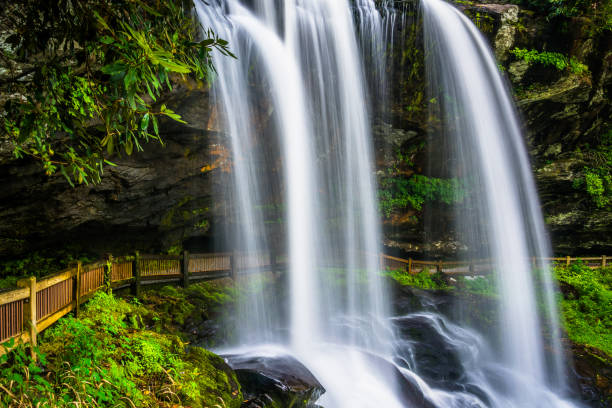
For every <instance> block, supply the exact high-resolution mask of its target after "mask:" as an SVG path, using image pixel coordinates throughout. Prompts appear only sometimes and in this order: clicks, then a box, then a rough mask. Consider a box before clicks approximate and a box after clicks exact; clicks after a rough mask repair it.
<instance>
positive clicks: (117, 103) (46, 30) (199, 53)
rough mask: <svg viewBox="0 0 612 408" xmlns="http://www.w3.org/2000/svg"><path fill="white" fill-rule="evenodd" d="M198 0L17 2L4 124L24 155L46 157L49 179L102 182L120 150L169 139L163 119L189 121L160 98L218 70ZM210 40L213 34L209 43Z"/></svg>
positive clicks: (0, 110) (7, 58) (214, 42)
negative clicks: (195, 13)
mask: <svg viewBox="0 0 612 408" xmlns="http://www.w3.org/2000/svg"><path fill="white" fill-rule="evenodd" d="M192 7H193V4H192V2H191V0H165V1H158V0H84V1H72V0H58V1H52V2H40V1H37V0H17V1H16V2H13V5H12V6H9V7H7V8H6V9H5V13H4V14H5V16H3V19H4V20H6V23H7V24H6V25H7V27H8V32H9V33H10V35H9V37H8V38H7V39H6V43H7V44H8V47H4V48H0V62H1V63H2V65H3V66H7V67H8V70H5V71H2V73H0V95H5V96H6V97H4V99H0V124H1V126H0V128H1V129H2V131H3V133H4V137H5V138H8V140H9V141H10V143H11V144H12V146H13V147H14V154H15V156H16V157H18V158H20V157H24V156H30V157H33V158H36V159H38V160H40V161H41V162H42V164H43V167H44V170H45V172H46V174H47V175H52V174H54V173H56V171H58V170H59V171H60V172H61V173H62V174H63V175H64V176H65V177H66V178H67V179H68V181H69V182H70V183H71V184H73V185H74V183H90V182H93V183H96V182H99V181H100V177H101V174H102V173H103V169H104V165H105V164H108V165H112V164H113V163H112V162H111V161H109V159H111V158H112V156H113V154H127V155H130V154H132V152H133V151H134V150H142V148H143V144H144V143H146V142H148V141H150V140H156V141H159V142H160V143H161V142H162V141H161V139H160V133H159V120H160V118H162V117H165V118H169V119H171V120H175V121H179V122H182V119H181V116H180V115H179V114H177V113H175V112H174V111H172V110H171V109H169V108H168V107H167V106H165V105H164V104H161V101H158V99H159V98H160V96H162V95H163V93H164V92H166V91H167V90H171V89H172V87H173V82H176V81H187V79H188V77H189V78H191V79H192V80H196V81H197V82H198V85H199V86H203V83H204V82H205V81H206V80H208V78H210V77H211V74H212V73H213V72H214V68H213V66H212V60H211V52H212V51H213V49H216V50H218V51H219V52H221V53H222V54H224V55H228V56H233V55H232V54H231V52H230V51H229V49H228V43H227V42H226V41H224V40H222V39H219V38H218V37H216V35H215V34H214V33H213V32H212V31H210V30H209V31H208V32H205V33H204V35H202V31H201V30H200V27H199V26H198V24H197V23H196V22H195V20H194V19H193V18H192ZM202 37H203V38H202Z"/></svg>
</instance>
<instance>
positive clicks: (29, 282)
mask: <svg viewBox="0 0 612 408" xmlns="http://www.w3.org/2000/svg"><path fill="white" fill-rule="evenodd" d="M17 286H19V287H22V288H30V297H29V299H28V302H29V307H24V308H23V321H24V323H26V324H28V325H29V332H30V344H31V345H32V348H31V353H32V358H33V359H36V353H35V352H34V347H36V334H37V332H36V277H34V276H32V277H31V278H28V279H22V280H20V281H19V282H17Z"/></svg>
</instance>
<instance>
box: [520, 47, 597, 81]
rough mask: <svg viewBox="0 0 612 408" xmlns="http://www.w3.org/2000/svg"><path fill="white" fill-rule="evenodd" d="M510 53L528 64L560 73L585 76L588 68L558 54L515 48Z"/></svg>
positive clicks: (574, 59) (571, 58)
mask: <svg viewBox="0 0 612 408" xmlns="http://www.w3.org/2000/svg"><path fill="white" fill-rule="evenodd" d="M510 53H511V54H513V55H514V56H515V57H516V58H518V59H521V60H523V61H526V62H528V63H535V64H542V65H546V66H553V67H555V68H557V69H558V70H560V71H564V70H568V71H569V72H571V73H573V74H577V75H581V74H585V73H587V72H588V70H589V67H587V66H586V65H584V64H583V63H581V62H580V61H578V60H577V59H576V58H574V57H567V56H565V55H563V54H561V53H558V52H548V51H537V50H527V49H524V48H515V49H513V50H510Z"/></svg>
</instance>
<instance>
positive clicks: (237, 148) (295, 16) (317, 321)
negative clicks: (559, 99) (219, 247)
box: [197, 0, 571, 408]
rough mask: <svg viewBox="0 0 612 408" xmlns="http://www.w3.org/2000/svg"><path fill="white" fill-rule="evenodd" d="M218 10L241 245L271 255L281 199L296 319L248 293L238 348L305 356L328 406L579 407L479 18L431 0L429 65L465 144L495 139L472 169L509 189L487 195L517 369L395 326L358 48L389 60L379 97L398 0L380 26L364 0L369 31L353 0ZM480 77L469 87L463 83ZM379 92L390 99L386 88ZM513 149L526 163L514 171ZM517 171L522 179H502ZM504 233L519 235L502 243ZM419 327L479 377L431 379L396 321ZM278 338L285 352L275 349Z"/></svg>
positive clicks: (269, 2)
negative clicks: (541, 312) (567, 390)
mask: <svg viewBox="0 0 612 408" xmlns="http://www.w3.org/2000/svg"><path fill="white" fill-rule="evenodd" d="M209 3H211V4H204V3H198V4H197V15H198V17H199V19H200V21H201V23H202V25H203V27H204V28H209V27H210V28H212V29H213V30H214V31H215V32H216V33H217V34H218V35H219V36H220V37H221V38H224V39H226V40H228V41H229V42H230V44H231V47H232V52H233V53H234V54H236V56H237V59H230V58H227V57H223V56H220V55H215V56H214V63H215V66H216V68H217V73H218V74H217V77H216V78H215V81H214V87H213V94H214V97H215V101H216V105H217V106H218V107H219V108H220V110H221V115H220V116H221V117H222V122H223V125H224V126H223V127H224V133H225V134H226V135H227V136H228V139H229V141H230V143H229V144H230V147H231V150H232V158H233V167H232V171H233V174H232V177H233V179H232V185H233V189H232V196H233V201H234V203H235V206H236V208H235V211H236V213H237V216H236V218H237V228H236V231H235V233H234V238H233V239H234V241H235V242H234V245H236V246H238V247H239V248H240V249H241V250H243V251H245V252H249V253H250V252H258V251H267V250H269V249H271V248H270V247H271V239H269V231H268V228H267V226H266V220H265V219H264V216H263V215H262V213H261V212H260V211H258V210H257V208H258V207H260V206H262V204H265V203H266V200H265V197H266V196H267V195H270V192H272V191H275V192H278V190H280V194H278V195H279V196H281V204H282V207H284V208H285V216H284V219H283V225H284V227H283V229H282V233H283V234H285V235H284V237H283V239H284V240H285V241H286V242H287V252H288V256H289V267H288V271H287V272H288V274H289V302H288V304H287V305H286V306H288V309H289V311H288V313H284V311H283V310H282V309H283V308H284V307H283V305H278V304H274V302H270V299H263V298H262V296H261V295H257V294H256V295H255V296H250V297H247V298H246V299H244V302H243V304H242V305H241V313H240V317H239V322H238V328H239V332H238V336H239V338H238V341H237V342H236V343H237V344H235V346H240V347H239V348H235V349H234V350H233V351H232V352H234V353H238V352H240V353H255V354H257V353H263V354H266V353H267V354H271V355H274V353H280V354H282V353H289V354H291V355H293V356H295V357H297V358H298V359H299V360H300V361H301V362H302V363H303V364H304V365H305V366H306V367H307V368H308V369H309V370H310V371H311V372H312V374H314V376H315V377H316V378H317V379H318V380H319V381H320V382H321V384H322V385H323V387H324V388H325V390H326V392H325V393H324V394H323V396H322V397H321V398H320V399H319V400H318V401H317V403H318V404H321V405H322V406H325V407H326V408H342V407H347V408H348V407H351V408H355V407H357V408H359V407H363V408H371V407H385V408H394V407H398V408H401V407H406V406H419V407H421V406H423V407H434V406H435V407H440V408H442V407H457V408H459V407H466V406H470V407H484V406H492V407H521V406H533V404H536V405H537V406H542V407H565V406H567V407H569V406H571V405H570V404H569V403H567V402H565V401H562V400H561V399H559V398H557V397H556V396H555V395H554V394H553V393H551V392H550V391H548V390H547V389H546V387H547V386H549V385H551V384H552V385H553V386H554V387H555V389H562V378H564V374H563V371H562V367H563V361H562V359H561V358H560V357H559V358H558V359H557V360H555V361H554V364H553V365H554V369H553V370H551V372H553V373H555V375H554V376H552V377H554V378H551V376H549V375H548V374H547V373H548V371H547V370H546V369H545V361H544V358H543V357H542V356H543V355H544V353H543V350H542V349H543V345H542V341H541V338H540V337H539V335H538V333H539V330H540V321H539V319H538V315H537V313H536V311H535V307H536V306H535V293H534V290H533V282H532V278H531V276H530V272H529V264H528V262H527V258H528V257H529V256H538V255H541V254H545V253H547V252H548V248H547V244H546V240H545V237H544V227H543V224H542V220H541V216H540V215H539V213H538V211H539V204H538V202H537V196H536V195H535V189H534V186H533V181H532V180H531V178H530V170H529V165H528V160H527V157H526V155H525V153H524V149H523V147H522V144H521V143H522V142H521V134H520V131H519V129H518V124H517V121H516V119H515V113H514V110H513V107H512V105H511V103H510V102H509V99H508V96H507V94H506V91H505V89H504V86H503V82H502V81H501V79H500V78H499V75H498V74H497V73H496V71H495V69H496V67H495V63H494V62H493V60H492V59H491V57H490V52H489V51H488V48H487V46H486V45H485V44H484V42H483V40H482V39H481V38H480V36H479V35H478V34H477V33H476V32H475V29H474V28H472V27H471V26H470V25H469V21H468V22H467V23H466V20H465V18H462V17H457V16H456V15H455V14H452V13H457V12H456V10H455V9H453V8H450V11H449V7H450V6H448V5H446V4H445V3H442V2H441V1H440V0H424V6H423V8H424V10H425V20H426V24H425V26H426V30H428V31H427V32H426V38H428V44H427V45H428V50H429V54H428V57H429V58H430V60H429V61H430V66H432V65H431V64H432V63H433V64H434V66H435V67H437V68H439V70H438V71H436V70H433V71H432V72H431V77H430V78H431V83H432V89H434V90H436V91H437V90H438V86H439V87H440V89H443V90H444V92H445V97H448V99H450V100H453V101H456V102H457V104H456V105H452V104H451V105H448V106H447V105H444V111H445V113H446V114H447V117H449V118H452V119H453V121H448V123H447V124H448V126H449V129H453V130H457V129H461V131H460V132H459V133H460V135H461V137H460V139H461V140H464V139H465V140H469V141H470V143H471V142H472V141H475V140H477V139H478V140H481V141H483V139H485V137H486V136H490V137H489V138H487V139H486V140H484V142H483V143H481V144H478V145H477V144H470V145H469V149H475V151H476V152H478V154H475V155H474V156H469V157H468V162H469V163H474V164H475V167H474V169H473V170H474V172H482V174H483V175H482V176H481V177H482V178H481V179H480V180H479V181H481V182H482V184H483V185H485V186H487V187H490V188H493V189H496V190H491V191H493V192H497V193H498V196H497V197H496V196H495V194H491V197H490V199H489V200H485V201H484V202H485V203H486V205H483V211H484V213H485V214H486V215H487V216H490V217H491V220H492V222H491V230H490V231H489V235H488V236H487V237H488V238H490V240H491V243H492V245H491V247H492V249H491V251H492V254H493V255H494V256H495V257H496V258H497V260H498V266H497V268H498V270H499V271H500V272H501V274H500V276H501V284H502V285H501V286H502V288H503V290H504V296H503V297H502V299H504V300H503V302H502V303H503V305H502V310H504V311H505V312H504V313H503V315H502V317H503V322H504V324H505V325H506V327H505V330H504V334H508V333H510V334H511V336H507V341H506V342H505V347H504V350H505V360H504V365H503V366H501V365H499V364H497V363H496V360H495V358H494V357H492V355H493V353H489V352H488V351H487V346H486V344H485V342H484V340H482V339H481V338H480V337H479V336H478V335H476V334H475V333H473V332H472V331H470V330H468V329H463V328H460V327H458V326H456V325H452V324H451V323H449V322H447V321H445V320H444V319H442V318H441V317H440V315H439V314H437V313H436V312H435V311H434V312H427V313H424V314H423V313H421V314H418V313H417V314H413V315H409V316H404V317H401V318H398V319H395V320H396V321H393V322H390V321H389V319H388V316H389V312H388V310H387V309H388V306H387V302H386V301H385V298H384V294H385V291H384V287H383V286H384V285H383V283H382V281H381V279H380V278H379V276H378V260H377V256H376V254H377V253H378V251H379V240H380V232H379V225H378V214H377V209H376V202H375V191H376V186H375V181H374V179H373V154H372V149H371V146H370V144H371V135H370V128H371V124H370V122H369V112H368V104H367V102H366V100H367V97H366V95H367V93H368V92H367V91H366V87H365V86H364V84H365V83H366V80H365V75H364V73H363V70H362V61H361V59H360V54H359V44H361V52H362V54H361V55H362V56H363V57H364V58H366V59H367V58H370V59H371V60H372V61H374V62H375V64H374V66H375V71H376V72H375V73H374V75H372V76H369V77H368V79H369V80H370V81H371V82H373V84H372V85H371V86H370V91H371V90H372V89H376V86H378V85H377V84H376V82H379V81H382V80H383V78H384V77H385V61H384V59H385V49H387V50H388V48H387V45H388V44H386V43H388V42H392V39H393V31H394V30H395V23H396V19H397V14H396V11H395V9H394V8H393V7H392V4H391V2H390V1H385V2H384V5H383V7H384V13H385V18H381V15H380V14H379V12H378V11H377V10H376V9H375V7H374V1H372V0H356V2H355V9H354V11H355V14H356V15H357V23H354V22H353V14H352V10H351V8H350V6H349V3H348V0H253V1H244V0H213V1H209ZM404 7H405V5H404ZM458 14H460V13H458ZM402 18H404V17H402ZM355 24H358V26H359V30H360V31H361V35H362V37H361V40H360V41H358V40H357V37H356V35H355V32H356V27H355ZM443 26H444V27H443ZM432 27H433V28H432ZM442 27H443V28H442ZM448 30H451V31H450V34H449V31H448ZM474 46H475V47H476V48H471V47H474ZM468 50H469V51H468ZM459 57H462V58H464V60H462V61H461V63H459V62H458V61H459V60H458V59H457V58H459ZM372 61H371V62H372ZM448 67H452V68H448ZM480 79H482V80H483V81H484V82H480V81H479V80H480ZM468 80H469V81H470V84H471V86H470V87H466V86H464V85H463V84H465V83H467V82H466V81H468ZM468 88H469V89H468ZM382 89H384V87H383V88H382ZM371 93H372V95H370V96H371V97H373V98H376V97H382V96H383V95H384V94H385V91H384V90H383V91H381V92H380V93H378V92H371ZM439 101H442V99H441V98H439ZM474 106H478V111H477V112H476V109H475V108H474ZM476 114H477V115H476ZM267 119H269V121H268V122H266V120H267ZM262 123H263V124H262ZM468 135H469V136H468ZM491 135H494V136H500V137H501V139H500V138H496V137H493V136H491ZM480 138H482V139H480ZM485 142H486V143H485ZM262 144H263V145H265V146H277V147H278V156H279V157H270V156H269V152H267V153H268V154H267V153H266V150H267V149H266V147H262ZM475 146H479V147H475ZM461 148H462V149H464V150H465V149H466V147H465V146H464V145H462V147H461ZM270 150H274V149H270ZM508 152H511V154H510V157H511V158H512V160H514V161H515V162H516V163H518V165H517V166H514V167H513V166H512V164H513V163H511V162H509V160H510V159H509V157H508V156H507V155H506V153H508ZM512 160H510V161H512ZM276 161H278V162H280V163H281V165H280V168H281V175H280V176H277V175H275V174H270V172H269V171H268V170H269V167H270V166H269V162H276ZM266 163H268V166H267V167H266ZM516 163H514V164H516ZM476 164H478V165H477V166H476ZM504 165H507V166H509V167H508V168H514V169H515V170H513V172H510V173H507V172H505V171H504V170H500V169H501V168H503V166H504ZM262 168H263V169H266V170H265V171H262ZM479 174H480V173H479ZM514 181H516V183H514ZM278 185H280V186H281V187H280V188H279V187H278ZM487 197H489V194H487ZM502 197H503V198H502ZM516 197H521V199H520V200H519V201H518V202H517V201H515V200H514V198H516ZM512 217H514V218H512ZM524 220H528V222H527V223H525V222H524ZM526 224H530V225H531V227H532V229H527V228H526V227H525V225H526ZM527 230H528V231H532V232H529V233H528V232H526V231H527ZM500 232H503V234H502V235H504V234H506V236H511V237H520V238H518V239H520V240H521V241H516V242H515V241H512V240H510V241H507V240H505V241H504V240H503V239H505V237H504V236H501V237H500V236H498V235H497V234H498V233H500ZM521 234H522V235H521ZM543 267H546V265H543ZM515 271H518V272H515ZM543 280H544V287H545V289H546V290H545V293H546V296H548V297H547V302H548V309H547V310H548V314H547V315H546V316H545V319H546V320H547V321H548V324H549V325H550V326H551V327H552V329H551V331H552V332H553V333H556V331H557V328H556V326H555V316H556V312H555V309H554V304H552V297H551V296H552V295H551V293H552V291H551V290H550V288H551V287H552V284H551V282H550V278H549V276H548V275H547V274H543ZM517 293H518V294H517ZM510 296H514V297H515V298H514V299H510ZM516 298H520V301H518V302H517V301H516ZM509 299H510V300H509ZM512 308H515V309H512ZM521 314H522V317H521ZM414 319H421V320H422V321H424V322H426V324H425V325H426V326H428V327H429V326H431V327H432V328H433V331H434V332H435V333H437V335H438V336H439V337H441V338H442V339H443V340H442V343H444V344H446V345H450V346H449V347H451V348H455V349H456V353H457V355H458V358H459V361H460V363H461V366H462V369H463V370H465V373H466V374H465V381H464V382H465V383H462V384H460V385H458V386H457V387H450V388H449V389H444V390H442V389H438V388H436V387H437V386H438V385H436V386H434V385H428V384H427V383H426V381H425V380H424V379H423V377H420V375H421V374H422V367H420V368H419V367H418V366H417V365H411V364H409V363H408V364H402V363H401V361H408V360H410V357H409V355H410V354H411V353H412V351H411V349H412V348H413V347H414V342H413V341H411V340H410V341H403V340H402V339H400V338H397V337H396V336H395V330H396V329H397V326H398V324H399V323H398V322H401V321H405V320H414ZM285 332H288V335H286V334H284V333H285ZM552 338H553V339H555V341H556V342H558V339H557V338H556V337H555V336H553V337H552ZM269 343H273V344H274V346H272V347H269V346H265V344H269ZM244 346H247V347H246V349H245V347H244ZM266 347H268V348H266ZM553 348H554V349H555V353H553V355H555V356H561V355H562V354H561V352H560V346H559V344H558V343H555V344H553ZM258 350H259V351H258ZM261 350H266V351H261ZM232 352H229V353H232ZM398 361H400V363H397V362H398ZM491 376H493V377H495V378H504V379H505V381H506V384H505V386H508V384H513V385H512V386H511V387H510V388H512V392H506V391H505V390H501V391H500V388H502V389H503V388H506V387H505V386H501V387H500V385H499V383H495V381H491V380H490V378H489V377H491ZM400 377H401V378H400ZM404 380H406V381H407V382H406V381H404ZM399 383H401V384H403V385H401V386H400V385H399ZM410 384H412V385H410ZM440 386H441V385H440ZM405 387H408V388H411V387H412V388H411V389H412V390H413V391H411V392H412V394H410V392H409V393H408V394H410V395H408V396H407V391H406V390H405V389H404V388H405ZM472 388H475V389H476V391H472ZM538 388H541V389H538ZM415 395H420V396H421V397H415ZM419 398H420V399H419ZM526 404H527V405H526ZM538 404H539V405H538Z"/></svg>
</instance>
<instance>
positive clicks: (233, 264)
mask: <svg viewBox="0 0 612 408" xmlns="http://www.w3.org/2000/svg"><path fill="white" fill-rule="evenodd" d="M236 262H237V260H236V251H232V253H231V254H230V275H229V276H230V278H232V279H236V269H237V268H236V266H237V265H236Z"/></svg>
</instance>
